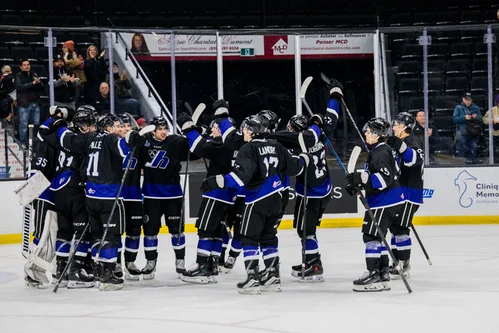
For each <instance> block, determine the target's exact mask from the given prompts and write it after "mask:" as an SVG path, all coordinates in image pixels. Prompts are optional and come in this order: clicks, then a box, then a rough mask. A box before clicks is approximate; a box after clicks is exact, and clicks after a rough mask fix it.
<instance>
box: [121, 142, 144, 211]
mask: <svg viewBox="0 0 499 333" xmlns="http://www.w3.org/2000/svg"><path fill="white" fill-rule="evenodd" d="M131 154H132V152H131V151H130V153H128V155H127V156H126V157H125V159H124V160H123V172H124V171H125V169H126V167H127V165H128V163H129V162H130V167H129V168H128V172H127V174H126V178H125V183H124V184H123V189H122V190H121V196H122V197H123V201H142V191H141V189H140V176H141V175H142V169H141V167H140V163H139V159H138V157H137V156H138V155H139V152H138V148H137V149H135V152H134V154H133V157H132V156H131ZM130 158H131V160H130Z"/></svg>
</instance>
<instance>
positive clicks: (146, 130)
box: [139, 125, 156, 136]
mask: <svg viewBox="0 0 499 333" xmlns="http://www.w3.org/2000/svg"><path fill="white" fill-rule="evenodd" d="M155 129H156V126H154V125H147V126H146V127H144V128H143V129H141V130H140V131H139V135H140V136H144V135H146V134H147V133H151V132H152V131H154V130H155Z"/></svg>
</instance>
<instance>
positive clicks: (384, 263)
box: [379, 243, 390, 272]
mask: <svg viewBox="0 0 499 333" xmlns="http://www.w3.org/2000/svg"><path fill="white" fill-rule="evenodd" d="M380 249H381V258H380V259H381V260H380V267H379V269H380V272H381V271H382V270H383V269H384V268H388V266H389V265H390V258H389V257H388V250H387V248H386V246H385V244H383V243H381V245H380Z"/></svg>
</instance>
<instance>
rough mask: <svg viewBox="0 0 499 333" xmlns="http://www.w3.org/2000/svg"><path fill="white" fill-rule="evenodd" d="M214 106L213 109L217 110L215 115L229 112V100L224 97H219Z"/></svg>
mask: <svg viewBox="0 0 499 333" xmlns="http://www.w3.org/2000/svg"><path fill="white" fill-rule="evenodd" d="M212 106H213V110H215V113H214V114H213V115H214V117H216V116H218V115H221V114H225V113H229V102H226V101H225V100H224V99H219V100H218V101H215V102H213V104H212Z"/></svg>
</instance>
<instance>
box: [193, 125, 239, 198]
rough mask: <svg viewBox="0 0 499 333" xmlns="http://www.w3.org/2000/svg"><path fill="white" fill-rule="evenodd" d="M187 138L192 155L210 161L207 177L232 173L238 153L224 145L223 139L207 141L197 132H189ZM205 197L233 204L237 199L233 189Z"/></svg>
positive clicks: (210, 193) (215, 191)
mask: <svg viewBox="0 0 499 333" xmlns="http://www.w3.org/2000/svg"><path fill="white" fill-rule="evenodd" d="M186 137H187V141H188V142H189V147H190V150H191V152H192V153H194V154H196V155H197V156H199V157H202V158H207V159H209V160H210V164H209V165H208V170H207V174H206V177H210V176H213V175H220V174H223V175H225V174H227V173H229V172H231V171H232V167H233V166H234V163H235V159H236V156H237V154H238V151H237V150H233V149H229V148H228V147H227V146H226V145H224V143H223V141H222V137H216V138H213V139H211V140H207V139H205V138H203V137H202V136H201V135H200V134H199V133H198V132H197V131H195V130H192V131H189V132H188V133H187V134H186ZM203 197H205V198H211V199H214V200H219V201H222V202H225V203H228V204H233V203H234V201H235V199H236V190H235V189H232V188H228V189H216V190H213V191H210V192H208V193H204V194H203Z"/></svg>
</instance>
